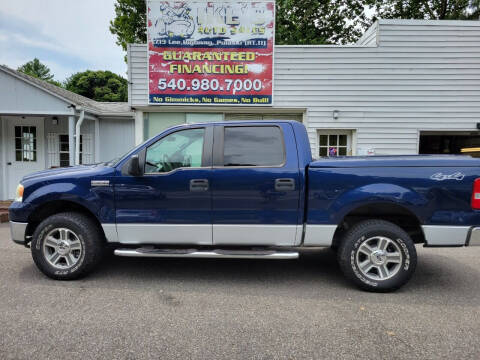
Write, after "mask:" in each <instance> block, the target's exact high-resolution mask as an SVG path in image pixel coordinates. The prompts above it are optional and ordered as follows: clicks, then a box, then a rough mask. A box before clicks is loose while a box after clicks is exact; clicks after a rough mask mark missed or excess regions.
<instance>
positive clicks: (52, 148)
mask: <svg viewBox="0 0 480 360" xmlns="http://www.w3.org/2000/svg"><path fill="white" fill-rule="evenodd" d="M59 146H60V145H59V142H58V134H57V133H48V134H47V153H48V156H47V167H48V168H51V167H57V166H60V153H59Z"/></svg>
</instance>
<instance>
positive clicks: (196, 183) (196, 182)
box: [190, 179, 208, 191]
mask: <svg viewBox="0 0 480 360" xmlns="http://www.w3.org/2000/svg"><path fill="white" fill-rule="evenodd" d="M207 190H208V180H207V179H192V180H190V191H207Z"/></svg>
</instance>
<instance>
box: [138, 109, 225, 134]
mask: <svg viewBox="0 0 480 360" xmlns="http://www.w3.org/2000/svg"><path fill="white" fill-rule="evenodd" d="M222 120H223V113H184V112H151V113H144V120H143V121H144V122H143V128H144V130H143V131H144V134H143V135H144V138H145V139H149V138H151V137H152V136H155V135H158V134H160V133H161V132H162V131H164V130H165V129H168V128H169V127H172V126H175V125H181V124H194V123H207V122H215V121H222Z"/></svg>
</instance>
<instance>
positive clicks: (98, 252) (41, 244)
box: [31, 213, 104, 280]
mask: <svg viewBox="0 0 480 360" xmlns="http://www.w3.org/2000/svg"><path fill="white" fill-rule="evenodd" d="M103 248H104V243H103V239H102V236H101V233H100V229H99V228H98V226H97V224H95V222H94V221H92V220H91V219H90V218H89V217H87V216H85V215H83V214H79V213H60V214H56V215H53V216H50V217H48V218H47V219H45V220H43V221H42V222H41V223H40V224H39V225H38V227H37V228H36V229H35V232H34V234H33V237H32V243H31V250H32V257H33V260H34V262H35V264H36V265H37V267H38V268H39V269H40V270H41V271H42V272H43V273H44V274H45V275H47V276H48V277H51V278H52V279H56V280H73V279H78V278H80V277H82V276H85V275H86V274H88V273H89V272H90V271H91V270H93V268H94V267H95V265H97V264H98V262H99V261H100V258H101V256H102V253H103Z"/></svg>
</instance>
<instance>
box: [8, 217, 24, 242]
mask: <svg viewBox="0 0 480 360" xmlns="http://www.w3.org/2000/svg"><path fill="white" fill-rule="evenodd" d="M27 225H28V223H22V222H15V221H10V234H11V236H12V240H13V242H15V243H17V244H20V245H25V232H26V230H27Z"/></svg>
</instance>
